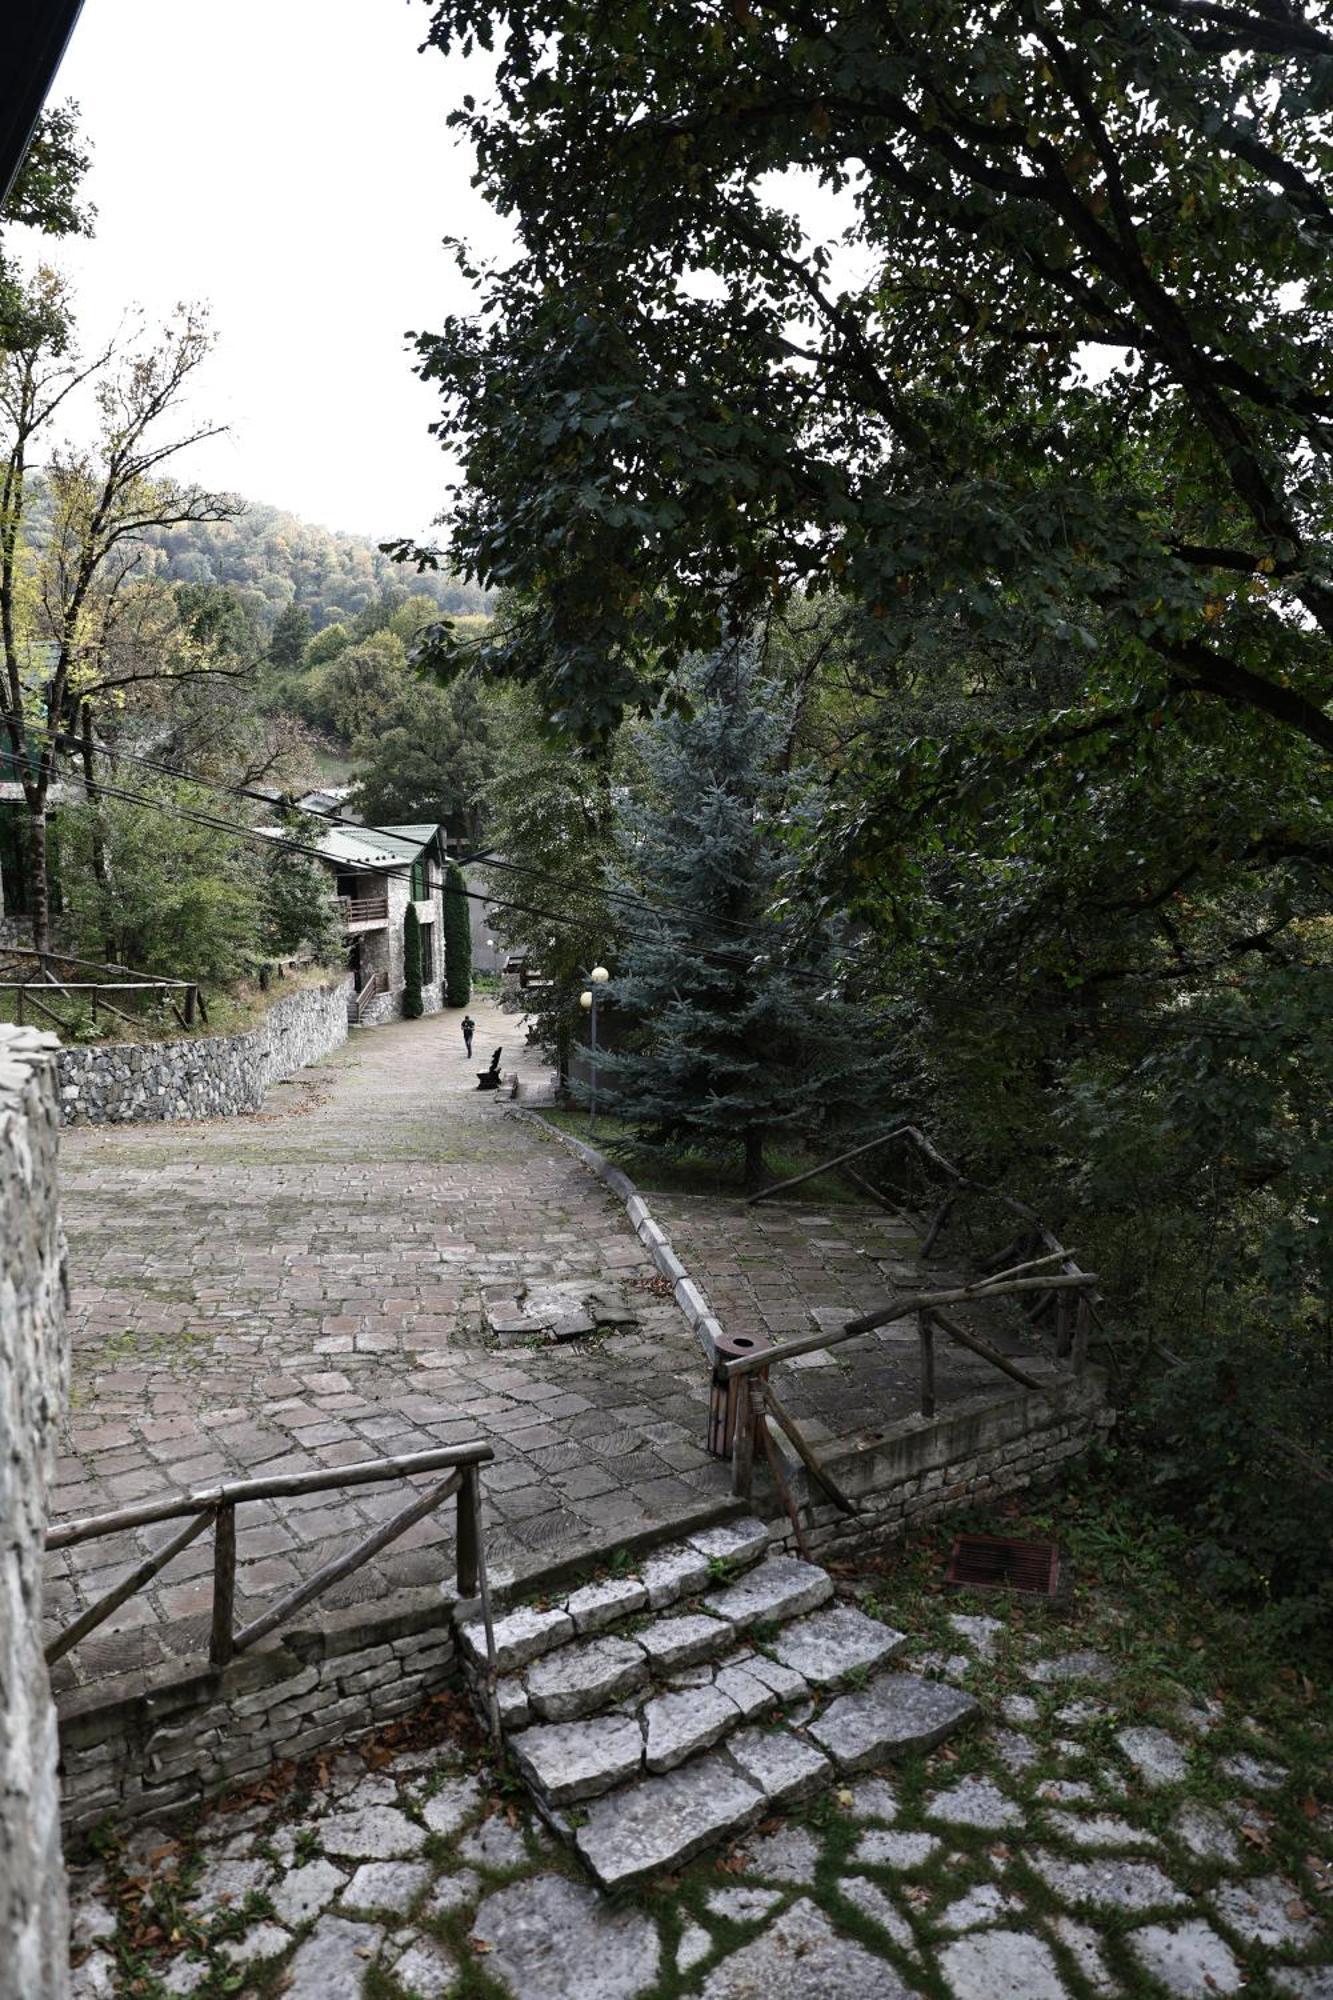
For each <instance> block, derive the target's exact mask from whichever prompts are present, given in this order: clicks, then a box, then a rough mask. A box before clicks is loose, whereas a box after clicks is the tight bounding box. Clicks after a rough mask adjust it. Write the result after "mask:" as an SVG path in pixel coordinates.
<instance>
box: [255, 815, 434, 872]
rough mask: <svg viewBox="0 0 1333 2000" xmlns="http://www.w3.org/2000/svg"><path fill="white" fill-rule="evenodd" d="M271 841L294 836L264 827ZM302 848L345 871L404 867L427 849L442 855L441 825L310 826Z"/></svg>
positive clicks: (265, 833)
mask: <svg viewBox="0 0 1333 2000" xmlns="http://www.w3.org/2000/svg"><path fill="white" fill-rule="evenodd" d="M259 831H260V833H262V834H263V835H264V836H265V838H266V839H268V840H283V839H288V838H290V837H291V836H290V835H289V834H288V832H287V829H286V828H284V827H280V826H261V827H260V829H259ZM301 844H302V846H304V847H313V848H314V850H315V852H316V853H317V854H319V855H321V856H322V857H323V859H324V860H325V861H331V862H333V863H334V864H335V865H336V866H338V867H342V868H401V867H404V866H410V865H411V863H412V862H414V861H416V860H418V859H419V858H420V856H421V855H422V854H423V853H424V852H425V850H426V849H427V848H430V847H433V848H434V849H435V851H436V853H437V854H440V855H441V856H442V855H443V847H442V844H441V841H440V829H439V827H438V826H433V825H431V824H429V823H428V822H427V823H423V824H422V825H420V826H331V827H329V828H327V829H324V828H319V829H318V830H317V829H316V828H314V827H311V829H310V830H309V832H308V833H307V834H305V835H304V837H303V839H302V843H301Z"/></svg>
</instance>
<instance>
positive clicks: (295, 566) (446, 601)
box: [26, 477, 490, 639]
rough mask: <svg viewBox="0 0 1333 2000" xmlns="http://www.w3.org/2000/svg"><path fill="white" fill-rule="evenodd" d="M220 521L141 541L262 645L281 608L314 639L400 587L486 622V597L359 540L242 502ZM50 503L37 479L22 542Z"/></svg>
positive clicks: (169, 572) (40, 535)
mask: <svg viewBox="0 0 1333 2000" xmlns="http://www.w3.org/2000/svg"><path fill="white" fill-rule="evenodd" d="M237 505H238V508H239V511H238V512H236V513H234V514H232V513H229V514H227V516H226V517H225V518H223V519H218V520H206V521H184V522H182V523H180V525H179V526H175V527H166V528H163V527H148V528H147V529H146V530H145V532H144V534H143V536H142V538H141V539H142V541H143V543H144V544H146V545H147V547H149V548H151V549H155V550H157V551H159V555H160V573H161V576H162V578H163V580H164V581H166V582H169V583H188V584H205V585H207V584H220V585H222V586H223V587H224V588H225V589H226V590H227V591H228V592H229V593H230V595H231V596H232V597H233V598H234V599H235V600H237V601H238V602H239V603H240V605H241V606H242V608H243V609H244V611H245V613H246V616H247V619H248V621H249V623H251V624H252V625H253V627H254V628H255V630H256V631H257V633H258V635H259V636H260V638H261V639H266V638H267V637H268V635H269V634H270V633H271V631H272V629H273V626H274V623H275V622H276V620H277V619H278V617H279V616H280V615H281V613H282V612H283V611H285V610H287V609H288V607H289V606H293V605H294V606H295V607H296V608H297V609H298V610H301V611H304V612H306V614H307V615H308V617H309V620H310V627H311V630H312V631H316V632H318V631H322V629H323V628H324V626H326V625H333V624H338V623H345V624H347V625H349V626H350V625H351V624H352V623H353V621H354V620H355V619H357V618H358V617H359V616H360V615H361V614H362V613H363V612H364V611H366V609H367V607H368V606H369V605H371V604H373V603H374V602H375V601H376V600H377V599H378V598H380V597H381V596H382V594H383V593H384V591H385V590H386V589H388V590H392V589H393V588H395V587H397V586H404V585H405V586H407V588H408V589H410V590H411V591H412V592H413V593H414V594H416V595H418V596H425V597H429V598H431V599H432V600H433V601H434V602H435V603H436V604H437V605H438V606H439V608H440V610H441V611H447V612H453V613H473V614H475V613H478V612H484V611H485V610H486V609H487V606H488V604H489V602H490V599H489V598H488V596H487V593H486V592H485V591H482V590H478V589H477V588H476V587H475V586H474V585H472V584H468V583H464V582H462V581H460V580H459V579H458V578H456V577H452V576H450V575H449V574H448V573H447V572H446V571H443V570H441V571H435V572H431V571H427V572H426V573H425V574H424V575H422V576H417V575H416V573H415V571H413V570H412V569H410V568H407V567H405V566H404V565H403V564H401V563H396V562H393V561H391V559H390V558H389V557H388V556H385V555H381V554H380V551H379V549H378V547H377V546H376V544H375V543H374V542H373V541H371V540H370V539H369V538H368V537H366V536H365V535H349V534H343V533H340V532H338V531H336V530H334V529H331V528H321V527H319V526H317V525H316V524H315V523H314V522H311V521H301V520H298V519H297V517H296V515H295V514H288V513H284V511H283V510H282V508H280V507H268V506H265V505H263V504H262V503H261V502H258V501H249V500H241V501H239V502H238V503H237ZM50 509H51V496H50V493H49V489H48V487H47V485H46V482H45V481H43V480H42V479H41V478H40V477H37V478H34V479H33V480H32V481H31V484H30V491H29V498H28V502H27V509H26V533H27V535H28V538H29V540H30V541H31V542H33V543H34V544H35V545H37V546H41V545H42V543H43V542H44V540H45V536H46V533H47V531H48V529H47V524H48V522H49V518H50Z"/></svg>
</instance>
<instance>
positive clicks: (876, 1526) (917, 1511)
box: [777, 1368, 1115, 1562]
mask: <svg viewBox="0 0 1333 2000" xmlns="http://www.w3.org/2000/svg"><path fill="white" fill-rule="evenodd" d="M1114 1423H1115V1411H1114V1410H1113V1409H1112V1408H1111V1406H1110V1405H1109V1403H1108V1402H1107V1400H1106V1377H1105V1375H1104V1373H1103V1371H1102V1370H1101V1369H1099V1368H1089V1369H1088V1370H1087V1372H1086V1374H1084V1375H1081V1376H1079V1377H1072V1376H1061V1377H1053V1379H1052V1383H1051V1392H1050V1395H1049V1396H1046V1395H1038V1394H1036V1393H1035V1392H1034V1391H1031V1390H1029V1391H1027V1392H1020V1391H1017V1390H1013V1391H1011V1390H1008V1389H1004V1390H1001V1391H1000V1392H999V1393H998V1394H996V1395H994V1396H986V1395H981V1396H974V1397H970V1398H968V1399H967V1400H966V1401H964V1402H960V1403H953V1404H949V1405H948V1406H947V1407H946V1408H945V1409H943V1410H941V1411H940V1412H939V1414H938V1415H937V1416H935V1417H931V1418H925V1417H909V1418H906V1419H904V1420H903V1421H902V1422H900V1423H896V1424H890V1425H887V1426H886V1427H885V1430H884V1432H883V1435H882V1437H881V1438H880V1440H879V1442H878V1443H877V1444H875V1445H873V1446H871V1447H869V1448H863V1449H861V1450H858V1451H855V1452H849V1453H846V1454H844V1455H842V1456H839V1455H838V1453H837V1452H836V1451H835V1450H830V1449H829V1448H828V1447H827V1446H825V1445H820V1447H819V1453H820V1457H821V1459H822V1460H823V1462H824V1463H825V1464H826V1465H827V1467H828V1470H829V1471H830V1472H831V1473H832V1474H833V1477H834V1478H835V1479H836V1480H837V1482H838V1485H839V1486H840V1487H841V1488H842V1490H843V1492H844V1493H846V1494H847V1496H848V1497H849V1498H850V1499H852V1500H855V1501H856V1502H857V1504H858V1509H859V1511H858V1512H857V1513H856V1514H852V1515H848V1514H844V1513H843V1512H842V1511H841V1509H839V1508H837V1507H835V1506H834V1505H833V1504H832V1502H831V1501H829V1500H828V1499H827V1497H826V1495H825V1494H824V1493H823V1492H822V1491H821V1489H820V1487H819V1486H818V1484H817V1482H816V1481H814V1480H812V1479H811V1478H810V1476H809V1474H808V1473H807V1472H806V1471H805V1469H804V1467H803V1466H800V1465H798V1464H794V1463H792V1464H789V1465H788V1467H787V1478H788V1483H789V1487H790V1489H791V1491H792V1494H793V1498H794V1500H795V1502H796V1504H797V1507H798V1510H799V1512H800V1516H801V1525H802V1528H803V1530H804V1533H805V1538H806V1542H807V1545H808V1546H809V1547H810V1548H811V1549H812V1550H813V1552H814V1553H815V1555H816V1558H817V1559H818V1560H819V1561H821V1562H824V1561H828V1560H830V1559H836V1558H837V1557H838V1556H839V1555H840V1554H848V1553H850V1552H851V1551H852V1550H853V1549H855V1548H858V1547H860V1546H862V1545H863V1544H865V1543H869V1542H874V1541H878V1540H880V1539H881V1538H883V1537H885V1536H892V1535H894V1534H900V1533H902V1532H903V1531H904V1530H905V1529H906V1528H908V1527H910V1526H911V1525H912V1524H913V1523H915V1522H920V1521H930V1520H934V1519H936V1518H937V1517H938V1516H939V1515H941V1514H948V1513H951V1512H953V1511H954V1510H955V1509H957V1508H959V1507H971V1506H974V1505H977V1504H983V1503H985V1502H987V1501H990V1500H995V1499H998V1498H999V1497H1000V1495H1001V1494H1005V1493H1018V1492H1023V1491H1025V1490H1026V1489H1027V1488H1028V1487H1030V1486H1036V1485H1040V1484H1041V1483H1042V1481H1043V1480H1046V1479H1052V1478H1054V1477H1055V1476H1056V1474H1057V1473H1058V1472H1059V1471H1060V1470H1061V1468H1062V1467H1063V1466H1064V1465H1065V1463H1066V1461H1067V1460H1069V1459H1071V1458H1076V1457H1078V1456H1079V1454H1080V1453H1082V1452H1085V1451H1087V1450H1088V1449H1089V1448H1090V1447H1091V1446H1092V1445H1093V1444H1095V1443H1096V1442H1097V1441H1098V1440H1099V1439H1100V1438H1102V1437H1104V1436H1105V1435H1106V1433H1107V1432H1108V1431H1109V1430H1110V1429H1111V1428H1112V1426H1113V1425H1114ZM782 1448H783V1449H784V1450H785V1446H784V1447H782ZM777 1531H778V1532H779V1533H781V1528H780V1526H779V1528H778V1530H777ZM783 1540H784V1542H785V1543H786V1545H787V1546H788V1547H791V1548H795V1546H796V1538H795V1536H794V1534H793V1533H792V1531H791V1530H790V1529H788V1530H787V1531H786V1533H785V1535H784V1536H783Z"/></svg>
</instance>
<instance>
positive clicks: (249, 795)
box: [52, 730, 772, 955]
mask: <svg viewBox="0 0 1333 2000" xmlns="http://www.w3.org/2000/svg"><path fill="white" fill-rule="evenodd" d="M52 740H53V741H54V742H55V743H56V744H57V745H60V744H64V745H65V746H66V747H69V748H73V749H75V750H82V748H83V747H84V745H83V739H82V737H78V736H74V735H72V734H70V733H69V732H68V731H65V730H60V731H57V732H56V735H55V737H54V738H53V739H52ZM91 747H92V748H93V749H94V750H95V751H96V752H97V754H98V755H99V756H102V757H106V758H109V759H111V760H113V761H114V760H117V759H119V760H121V761H123V762H125V763H129V764H135V765H138V766H139V767H141V768H142V769H143V770H147V771H156V772H158V773H159V774H160V775H162V776H164V777H169V778H174V779H176V780H177V781H179V782H180V783H183V784H191V785H198V786H199V787H200V788H201V790H204V791H211V792H217V793H219V794H222V795H225V796H227V797H230V798H243V799H249V800H250V801H252V802H253V803H255V804H258V805H262V806H265V807H267V808H268V809H269V810H273V809H274V807H275V805H276V804H277V803H278V802H277V801H275V800H274V799H272V798H270V797H269V796H268V794H267V793H265V792H261V791H259V790H258V789H256V788H255V787H253V786H249V785H228V784H223V783H221V782H219V781H218V780H217V779H213V778H203V777H199V776H198V775H196V774H195V773H194V772H191V771H182V770H181V769H179V767H177V766H173V765H170V764H164V763H162V762H161V761H160V760H159V759H156V758H152V757H144V756H140V755H137V754H136V753H135V752H134V751H131V750H113V749H112V748H111V747H110V745H108V744H102V743H94V744H93V745H92V746H91ZM102 789H103V790H106V789H107V787H106V786H105V785H104V786H103V787H102ZM318 817H319V818H320V819H322V820H325V821H327V822H328V824H329V825H331V826H340V827H349V828H351V830H352V831H353V832H357V833H380V834H384V835H385V836H386V837H388V838H390V839H392V838H394V837H395V836H394V834H393V830H392V828H390V827H382V826H370V825H367V824H366V823H365V822H363V821H361V820H354V819H350V818H348V817H347V816H346V815H345V814H342V813H332V812H330V813H320V814H319V815H318ZM316 851H317V850H316ZM323 858H325V859H328V858H329V857H327V856H325V857H323ZM482 863H484V864H485V866H486V867H488V868H491V869H495V868H500V869H504V870H506V871H507V872H509V873H512V874H519V875H530V876H535V877H536V879H537V880H538V881H539V882H540V883H542V884H543V885H544V886H545V887H547V888H550V889H554V890H558V891H562V892H564V893H565V894H571V893H576V892H578V891H579V890H580V889H581V888H582V886H583V885H582V884H579V883H577V882H573V881H571V880H570V879H569V878H568V877H567V876H559V875H553V874H551V873H550V872H549V871H548V870H545V869H541V868H535V867H533V866H532V865H531V864H528V863H524V862H520V861H508V860H504V859H502V858H501V857H499V856H497V855H492V854H491V853H490V852H489V851H487V852H485V853H477V854H468V855H460V856H459V857H457V866H459V867H460V868H462V867H467V866H469V865H477V864H482ZM380 872H388V871H383V870H382V871H380ZM466 893H467V895H468V896H469V899H470V900H472V901H474V902H488V903H491V904H492V905H493V906H494V907H495V908H497V909H516V910H523V909H524V906H523V905H522V904H519V903H515V902H513V901H512V900H511V901H508V902H500V901H498V900H497V899H496V898H495V897H494V896H485V895H479V894H478V893H477V892H475V891H472V890H469V891H467V892H466ZM600 894H601V895H602V896H603V897H605V899H606V900H607V901H608V902H610V903H618V904H622V905H626V906H628V907H630V908H632V909H635V910H636V911H641V912H644V913H646V914H648V915H652V916H656V915H659V914H660V912H661V910H662V909H669V910H676V911H679V912H680V914H681V915H682V916H684V917H685V918H686V919H687V920H688V921H689V922H690V923H692V924H693V925H695V926H696V927H697V928H699V929H702V930H703V931H705V932H707V931H709V930H711V931H712V934H713V936H714V937H715V938H716V937H720V931H721V929H722V928H723V927H724V928H725V929H727V930H729V931H734V932H736V933H737V934H738V938H745V937H749V938H753V939H756V940H759V941H762V942H768V941H769V940H770V939H771V936H772V934H771V933H770V932H768V931H767V930H766V929H765V928H764V926H763V925H761V924H758V923H754V922H746V921H744V920H743V919H740V918H734V917H723V916H719V915H717V914H716V913H713V914H711V915H701V914H698V913H696V912H695V911H693V910H691V909H690V908H689V907H688V905H686V904H684V903H681V902H679V901H677V900H675V899H668V900H666V901H665V902H664V903H662V904H660V905H659V904H655V903H651V902H649V900H648V899H647V897H645V896H641V895H638V894H636V893H635V892H634V891H633V890H622V889H612V888H608V887H606V886H603V887H602V888H601V890H600ZM525 913H526V914H539V913H533V912H525ZM561 920H562V921H564V922H566V923H571V922H573V921H574V920H573V919H572V918H570V917H568V916H567V915H565V916H563V917H562V919H561ZM718 955H721V954H718Z"/></svg>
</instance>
